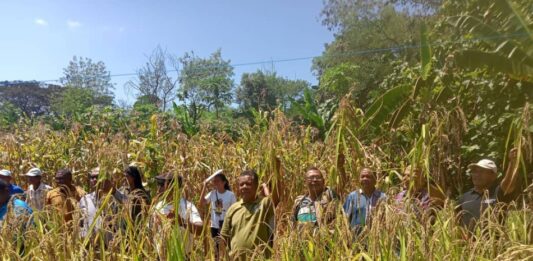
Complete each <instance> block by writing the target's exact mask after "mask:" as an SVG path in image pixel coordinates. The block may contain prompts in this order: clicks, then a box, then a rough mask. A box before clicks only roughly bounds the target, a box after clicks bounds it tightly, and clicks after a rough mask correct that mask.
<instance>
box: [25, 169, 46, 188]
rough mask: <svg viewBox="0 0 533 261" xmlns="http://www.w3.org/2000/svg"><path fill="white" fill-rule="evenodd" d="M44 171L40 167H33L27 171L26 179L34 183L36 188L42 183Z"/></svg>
mask: <svg viewBox="0 0 533 261" xmlns="http://www.w3.org/2000/svg"><path fill="white" fill-rule="evenodd" d="M42 175H43V173H42V171H41V170H40V169H39V168H32V169H30V170H29V171H28V173H26V175H25V176H26V179H27V181H28V183H29V184H30V185H32V186H33V187H34V188H35V189H37V188H38V187H39V185H41V177H42Z"/></svg>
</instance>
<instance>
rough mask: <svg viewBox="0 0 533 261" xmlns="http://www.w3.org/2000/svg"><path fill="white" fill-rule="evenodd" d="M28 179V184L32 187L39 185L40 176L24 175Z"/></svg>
mask: <svg viewBox="0 0 533 261" xmlns="http://www.w3.org/2000/svg"><path fill="white" fill-rule="evenodd" d="M26 179H27V180H28V184H30V185H33V186H34V187H37V186H39V184H41V176H36V177H26Z"/></svg>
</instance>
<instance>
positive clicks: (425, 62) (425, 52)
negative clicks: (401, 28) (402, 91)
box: [420, 24, 431, 80]
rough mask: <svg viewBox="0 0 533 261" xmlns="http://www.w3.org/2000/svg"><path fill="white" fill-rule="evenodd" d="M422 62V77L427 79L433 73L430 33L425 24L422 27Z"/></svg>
mask: <svg viewBox="0 0 533 261" xmlns="http://www.w3.org/2000/svg"><path fill="white" fill-rule="evenodd" d="M420 61H421V63H422V66H421V71H420V75H421V76H422V79H424V80H425V79H427V78H428V76H429V73H430V72H431V46H430V45H429V41H428V31H427V28H426V25H425V24H422V26H421V27H420Z"/></svg>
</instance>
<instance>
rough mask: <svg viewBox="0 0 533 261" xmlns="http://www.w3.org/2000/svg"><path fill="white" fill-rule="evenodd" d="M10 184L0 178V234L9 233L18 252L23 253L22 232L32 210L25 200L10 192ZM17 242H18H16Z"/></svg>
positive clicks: (29, 220)
mask: <svg viewBox="0 0 533 261" xmlns="http://www.w3.org/2000/svg"><path fill="white" fill-rule="evenodd" d="M10 185H11V184H9V183H8V182H6V181H5V180H4V179H0V229H3V231H2V236H4V237H5V236H7V235H9V234H11V235H12V236H13V239H14V240H15V244H14V245H17V246H19V249H18V251H17V252H18V253H20V254H23V253H24V233H25V231H26V228H27V226H28V225H29V224H31V223H32V221H31V214H32V210H31V208H30V207H29V206H28V204H26V202H24V201H22V200H20V199H18V198H16V197H14V196H13V195H12V194H11V186H10ZM17 242H18V243H17Z"/></svg>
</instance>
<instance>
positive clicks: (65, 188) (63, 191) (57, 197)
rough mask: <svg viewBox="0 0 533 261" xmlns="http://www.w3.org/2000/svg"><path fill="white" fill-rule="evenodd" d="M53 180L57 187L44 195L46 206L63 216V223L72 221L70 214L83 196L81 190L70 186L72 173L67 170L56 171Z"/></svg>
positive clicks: (72, 185)
mask: <svg viewBox="0 0 533 261" xmlns="http://www.w3.org/2000/svg"><path fill="white" fill-rule="evenodd" d="M55 180H56V183H57V187H56V188H54V189H52V190H50V191H48V193H46V201H45V202H46V205H48V206H51V207H53V208H55V209H56V210H58V211H59V213H61V214H62V215H63V219H64V221H65V222H67V223H69V222H70V221H72V214H73V213H74V211H75V210H76V208H77V206H78V202H79V201H80V199H81V198H82V197H83V196H85V191H83V189H82V188H80V187H78V186H75V185H74V184H72V172H70V170H68V169H60V170H59V171H57V173H56V176H55Z"/></svg>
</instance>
